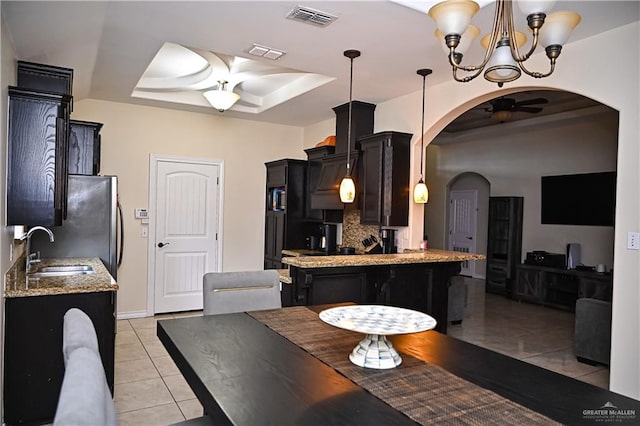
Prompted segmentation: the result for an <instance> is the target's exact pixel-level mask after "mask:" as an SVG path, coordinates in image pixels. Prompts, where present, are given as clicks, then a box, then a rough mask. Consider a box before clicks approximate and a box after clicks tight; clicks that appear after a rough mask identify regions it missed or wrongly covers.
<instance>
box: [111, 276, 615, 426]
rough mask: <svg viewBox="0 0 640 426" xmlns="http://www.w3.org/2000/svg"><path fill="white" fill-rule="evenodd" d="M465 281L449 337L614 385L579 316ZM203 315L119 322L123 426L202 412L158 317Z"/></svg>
mask: <svg viewBox="0 0 640 426" xmlns="http://www.w3.org/2000/svg"><path fill="white" fill-rule="evenodd" d="M466 282H467V284H468V286H467V288H468V298H467V307H466V311H465V318H464V320H463V321H462V324H460V325H451V326H449V328H448V333H449V335H450V336H453V337H456V338H459V339H461V340H465V341H468V342H470V343H473V344H476V345H478V346H482V347H485V348H488V349H492V350H494V351H497V352H501V353H504V354H506V355H509V356H512V357H515V358H519V359H521V360H523V361H526V362H530V363H532V364H535V365H538V366H540V367H543V368H547V369H550V370H553V371H556V372H558V373H560V374H564V375H567V376H570V377H574V378H576V379H579V380H582V381H585V382H588V383H592V384H594V385H596V386H600V387H603V388H607V389H608V387H609V370H608V369H607V368H606V367H603V366H599V367H598V366H591V365H587V364H583V363H580V362H578V361H576V358H575V355H574V351H573V322H574V314H573V313H571V312H565V311H561V310H557V309H551V308H544V307H541V306H536V305H531V304H527V303H518V302H515V301H513V300H510V299H507V298H505V297H503V296H498V295H493V294H487V293H485V290H484V281H481V280H474V279H467V280H466ZM201 314H202V313H201V312H194V313H179V314H168V315H157V316H155V317H153V318H139V319H131V320H119V321H118V334H117V335H116V372H115V398H114V401H115V405H116V411H117V412H118V420H119V422H120V425H122V426H127V425H136V426H146V425H149V426H160V425H169V424H172V423H176V422H180V421H183V420H185V419H190V418H194V417H200V416H201V415H202V413H203V409H202V406H201V405H200V403H199V402H198V400H197V399H196V397H195V395H194V394H193V392H192V391H191V389H190V388H189V386H188V385H187V383H186V382H185V380H184V378H183V377H182V375H181V374H180V372H179V370H178V368H177V367H176V366H175V364H174V363H173V361H172V360H171V358H170V357H169V355H168V354H167V352H166V350H165V349H164V347H163V346H162V343H160V341H159V340H158V338H157V337H156V321H157V320H158V319H166V318H176V317H183V316H193V315H201Z"/></svg>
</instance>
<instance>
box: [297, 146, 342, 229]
mask: <svg viewBox="0 0 640 426" xmlns="http://www.w3.org/2000/svg"><path fill="white" fill-rule="evenodd" d="M304 152H305V153H306V154H307V189H306V194H307V196H306V197H305V218H306V219H307V220H313V221H317V222H323V221H324V218H325V214H324V213H323V212H325V211H326V210H322V209H319V208H313V206H312V205H311V194H312V193H313V192H314V191H315V190H316V188H317V187H318V182H319V181H320V174H321V172H322V163H323V161H324V159H325V158H326V157H328V156H330V155H333V153H334V152H335V146H328V145H325V146H319V147H315V148H309V149H305V150H304Z"/></svg>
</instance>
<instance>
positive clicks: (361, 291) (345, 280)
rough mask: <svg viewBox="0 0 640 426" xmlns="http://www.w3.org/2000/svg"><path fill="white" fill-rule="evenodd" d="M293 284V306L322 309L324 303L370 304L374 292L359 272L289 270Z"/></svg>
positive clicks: (351, 269) (360, 269) (326, 269)
mask: <svg viewBox="0 0 640 426" xmlns="http://www.w3.org/2000/svg"><path fill="white" fill-rule="evenodd" d="M290 271H291V274H292V277H293V279H294V281H295V282H296V285H295V290H294V294H293V304H294V305H303V306H310V305H323V304H327V303H339V302H353V303H358V304H366V303H373V302H374V301H375V294H374V289H373V287H372V286H371V285H370V283H369V281H368V280H367V273H366V271H365V270H364V269H363V268H324V269H313V270H308V269H298V268H295V267H292V268H290Z"/></svg>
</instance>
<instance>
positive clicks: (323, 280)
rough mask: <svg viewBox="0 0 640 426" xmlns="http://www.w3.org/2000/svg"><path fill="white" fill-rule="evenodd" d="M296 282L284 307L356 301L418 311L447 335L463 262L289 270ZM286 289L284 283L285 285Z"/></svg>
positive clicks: (286, 296)
mask: <svg viewBox="0 0 640 426" xmlns="http://www.w3.org/2000/svg"><path fill="white" fill-rule="evenodd" d="M289 271H290V276H291V280H292V284H290V285H288V286H289V287H290V288H289V289H287V293H286V295H284V297H283V299H282V300H283V304H284V305H283V306H289V305H288V304H291V305H301V306H310V305H323V304H327V303H340V302H353V303H357V304H381V305H389V306H397V307H401V308H407V309H414V310H418V311H420V312H424V313H427V314H429V315H431V316H432V317H434V318H435V319H436V321H437V322H438V324H437V325H436V330H437V331H440V332H441V333H446V332H447V322H448V320H447V316H448V300H449V295H448V288H449V281H450V278H451V277H452V276H454V275H457V274H458V273H459V272H460V262H436V263H418V264H402V265H401V264H398V265H367V266H343V267H340V266H337V267H332V268H299V267H297V266H293V265H291V266H290V267H289ZM283 288H284V285H283Z"/></svg>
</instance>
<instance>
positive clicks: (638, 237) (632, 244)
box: [627, 232, 640, 250]
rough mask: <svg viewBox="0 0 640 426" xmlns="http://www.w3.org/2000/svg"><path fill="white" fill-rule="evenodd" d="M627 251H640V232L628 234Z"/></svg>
mask: <svg viewBox="0 0 640 426" xmlns="http://www.w3.org/2000/svg"><path fill="white" fill-rule="evenodd" d="M627 249H629V250H640V232H628V233H627Z"/></svg>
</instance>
